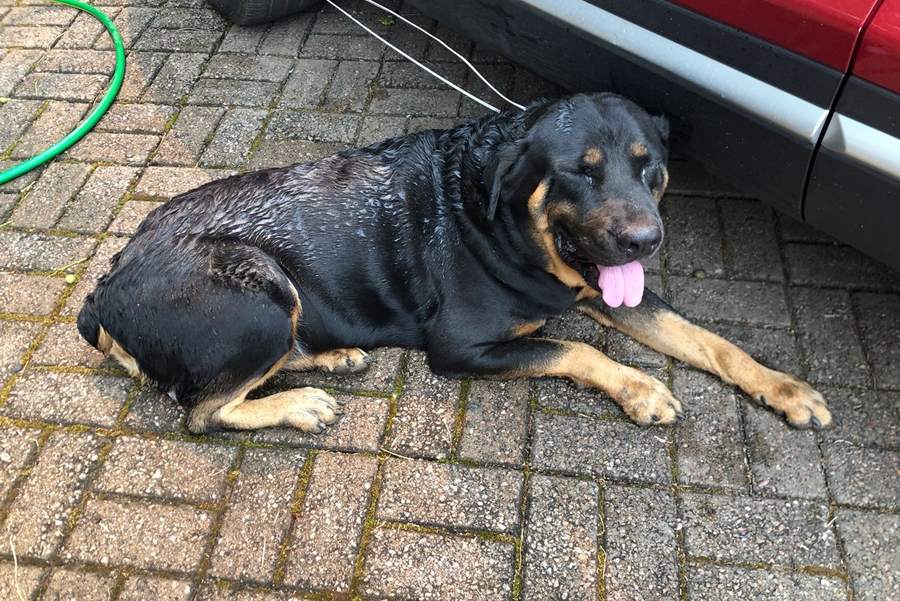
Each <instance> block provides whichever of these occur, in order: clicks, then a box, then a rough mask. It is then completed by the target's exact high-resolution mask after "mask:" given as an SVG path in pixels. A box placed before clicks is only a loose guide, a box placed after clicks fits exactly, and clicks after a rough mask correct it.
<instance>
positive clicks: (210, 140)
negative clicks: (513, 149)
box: [0, 0, 900, 601]
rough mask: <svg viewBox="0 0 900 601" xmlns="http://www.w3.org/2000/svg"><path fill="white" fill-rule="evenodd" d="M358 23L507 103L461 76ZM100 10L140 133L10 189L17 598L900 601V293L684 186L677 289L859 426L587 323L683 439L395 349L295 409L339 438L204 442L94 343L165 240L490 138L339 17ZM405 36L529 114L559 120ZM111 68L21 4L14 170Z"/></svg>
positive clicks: (117, 4) (0, 574) (782, 221)
mask: <svg viewBox="0 0 900 601" xmlns="http://www.w3.org/2000/svg"><path fill="white" fill-rule="evenodd" d="M343 3H344V5H345V6H347V7H348V8H351V9H355V10H356V11H358V12H359V14H360V15H361V18H362V19H363V20H364V21H366V22H367V23H369V24H370V25H371V26H373V27H375V28H376V29H377V30H378V31H379V32H380V33H382V34H384V35H387V36H388V37H390V38H392V39H394V40H395V41H396V42H397V43H399V44H402V45H403V46H404V48H406V49H407V50H408V51H409V52H411V53H412V54H414V55H416V56H418V57H421V58H424V59H425V60H428V61H430V63H432V64H433V65H434V66H436V67H437V68H438V69H439V70H440V71H443V72H444V73H446V74H448V75H449V76H450V77H452V78H454V79H455V80H457V81H458V82H460V83H463V84H467V85H469V86H470V87H471V88H472V89H475V90H480V91H483V86H482V85H481V84H480V83H479V82H477V80H476V79H475V77H474V76H472V75H469V74H467V73H466V72H465V71H464V69H463V68H462V67H461V65H460V64H459V63H458V61H456V60H455V59H454V58H453V57H452V56H450V55H449V54H448V53H447V52H446V51H445V50H443V49H442V48H440V47H439V46H437V45H436V44H434V43H431V42H428V41H427V40H425V39H424V38H423V37H422V36H420V35H419V34H417V33H415V32H411V31H410V30H409V29H407V28H404V27H402V26H400V25H396V24H391V23H390V22H389V21H388V20H382V17H381V15H378V14H376V13H374V12H372V10H371V9H369V8H368V7H367V6H366V5H357V4H356V3H355V2H351V1H347V0H344V2H343ZM96 4H97V5H99V6H100V8H101V9H102V10H103V11H104V12H106V13H107V14H108V15H109V16H110V17H112V18H113V19H114V20H115V23H116V24H117V26H118V27H119V29H120V31H121V32H122V36H123V38H124V39H125V42H126V44H127V46H128V68H127V74H126V78H125V83H124V86H123V88H122V92H121V94H120V96H119V100H118V102H117V104H116V105H115V106H114V107H113V108H112V110H111V111H110V112H109V113H108V114H107V115H106V117H105V118H104V119H103V121H102V122H101V123H100V124H99V126H98V127H97V128H96V129H95V130H94V131H93V132H92V133H90V134H89V135H88V136H87V137H86V138H85V139H84V140H83V141H82V142H80V143H79V144H78V145H76V146H75V147H73V148H72V149H71V150H69V151H68V152H67V153H66V154H65V155H64V156H63V157H61V158H60V159H59V160H57V161H55V162H54V163H52V164H50V165H48V166H45V167H44V168H42V169H40V170H38V171H35V172H32V173H31V174H28V175H26V176H25V177H22V178H20V179H18V180H16V181H13V182H11V183H9V184H6V185H4V186H2V187H0V224H2V225H0V541H2V544H0V598H2V599H4V600H5V599H10V600H26V599H62V598H66V599H69V598H77V599H90V600H93V599H97V600H99V599H104V600H107V599H108V600H111V601H112V600H116V599H119V600H126V599H127V600H136V599H147V600H189V599H200V600H219V599H221V600H225V599H227V600H238V599H241V600H244V599H247V600H249V599H262V600H268V599H271V600H276V599H277V600H284V599H309V600H324V599H360V598H361V599H395V600H400V599H439V600H445V601H463V600H469V599H472V600H475V599H485V600H495V599H496V600H501V599H503V600H508V599H515V600H519V601H531V600H541V599H568V600H593V599H608V600H637V599H647V600H652V599H672V600H702V599H715V600H719V599H785V600H796V599H809V600H832V599H855V600H870V599H871V600H879V601H884V600H888V599H900V484H898V482H900V478H898V476H900V416H898V410H900V302H898V301H900V274H898V273H896V272H894V271H891V270H889V269H887V268H886V267H884V266H881V265H878V264H877V263H875V262H873V261H872V260H870V259H868V258H866V257H865V256H863V255H861V254H859V253H858V252H856V251H854V250H852V249H849V248H847V247H844V246H841V245H839V244H836V243H835V242H834V241H833V240H831V239H830V238H829V237H828V236H825V235H823V234H821V233H818V232H816V231H814V230H812V229H810V228H808V227H806V226H804V225H802V224H799V223H797V222H795V221H793V220H791V219H789V218H787V217H784V216H782V215H778V214H776V213H775V212H773V211H772V210H771V209H770V208H768V207H767V206H766V205H764V204H762V203H760V202H758V201H756V200H754V199H752V198H748V197H746V196H745V195H743V194H741V193H740V192H738V191H736V190H734V189H732V188H731V187H729V186H727V185H725V184H723V183H721V182H719V181H716V180H715V179H713V178H710V177H708V176H706V175H705V174H704V173H703V172H702V171H700V170H699V169H698V168H696V167H695V166H694V165H692V164H690V163H688V162H684V161H679V160H675V161H673V163H672V166H671V171H672V181H671V186H670V189H669V192H668V194H667V199H666V201H665V203H664V207H665V208H664V213H665V219H666V222H667V225H668V237H667V241H666V244H665V248H664V249H663V252H662V253H661V256H660V257H659V258H658V259H655V260H654V261H652V262H651V263H650V271H649V275H648V279H649V282H650V285H651V287H653V288H655V289H656V290H657V291H658V292H660V293H661V294H662V295H663V296H664V297H666V298H667V299H668V300H669V301H670V302H672V303H673V304H674V305H675V306H676V307H679V308H680V309H682V310H683V311H684V312H685V313H686V314H687V315H688V316H690V317H691V318H693V319H695V320H696V321H698V322H700V323H702V324H704V325H705V326H707V327H709V328H711V329H712V330H715V331H717V332H719V333H721V334H723V335H725V336H727V337H728V338H730V339H732V340H734V341H736V342H738V343H739V344H741V345H742V346H743V347H744V348H746V349H747V350H748V351H749V352H751V353H752V354H753V355H754V356H756V357H759V358H761V359H762V360H763V361H764V362H766V363H768V364H770V365H773V366H776V367H779V368H782V369H786V370H789V371H792V372H795V373H799V374H800V375H802V376H804V377H806V378H808V379H809V380H810V381H812V382H813V383H814V384H815V385H816V386H817V387H818V388H819V389H821V390H822V391H823V392H824V393H825V395H826V397H827V398H828V400H829V402H830V404H831V405H832V407H833V408H834V411H835V413H836V414H837V415H839V416H840V417H841V419H842V420H843V424H844V425H843V427H840V428H836V429H834V430H830V431H827V432H810V431H806V432H801V431H794V430H791V429H789V428H787V427H786V426H785V425H784V424H783V422H782V421H781V420H779V419H778V418H777V417H776V416H774V415H772V414H771V413H769V412H767V411H765V410H763V409H760V408H759V407H757V406H755V405H754V404H752V403H751V402H749V399H747V398H746V397H745V396H744V395H743V394H742V393H740V392H737V391H736V390H735V389H733V388H732V387H730V386H726V385H724V384H722V383H721V382H719V381H718V380H716V379H715V378H712V377H710V376H708V375H706V374H703V373H700V372H698V371H695V370H693V369H691V368H689V367H687V366H685V365H682V364H680V363H678V362H673V361H672V360H670V359H668V358H666V357H664V356H662V355H659V354H658V353H655V352H652V351H650V350H648V349H646V348H644V347H642V346H640V345H638V344H636V343H635V342H633V341H631V340H629V339H627V338H626V337H624V336H622V335H620V334H618V333H616V332H611V331H606V330H604V329H602V328H600V327H598V326H597V325H596V324H594V323H593V322H591V321H590V320H588V319H586V318H584V317H582V316H580V315H576V314H569V315H565V316H563V317H562V318H560V319H559V320H556V321H555V322H553V323H550V324H548V325H547V326H546V327H545V330H546V331H547V332H548V333H550V334H552V335H555V336H561V337H565V338H570V339H576V340H583V341H586V342H588V343H590V344H593V345H596V346H597V347H599V348H600V349H602V350H604V351H605V352H607V353H608V354H609V355H611V356H612V357H613V358H615V359H618V360H620V361H623V362H626V363H629V364H633V365H638V366H641V367H643V368H644V369H646V370H647V371H649V372H651V373H652V374H654V375H656V376H658V377H660V378H662V379H663V380H664V381H665V382H667V383H668V384H669V386H671V387H672V389H673V391H674V392H675V394H676V395H677V396H679V397H680V398H681V399H682V400H683V401H684V402H685V405H686V406H687V407H688V408H689V409H690V415H689V417H688V419H687V420H686V421H685V422H683V423H680V424H678V425H676V426H673V427H659V428H649V429H645V428H639V427H636V426H634V425H633V424H631V423H630V422H629V421H628V420H627V419H626V417H625V416H624V414H623V413H622V411H621V410H620V409H619V408H618V407H617V406H616V405H615V404H614V403H612V402H611V401H610V400H609V399H607V398H604V396H603V395H602V394H599V393H596V392H593V391H591V390H583V389H578V388H577V387H575V386H573V385H572V384H570V383H568V382H564V381H555V380H535V381H516V382H502V381H500V382H498V381H461V382H460V381H451V380H446V379H444V378H440V377H437V376H435V375H433V374H432V373H431V372H430V371H429V370H428V368H427V366H426V364H425V360H424V356H423V355H422V354H421V353H417V352H406V351H403V350H400V349H380V350H377V351H375V353H374V354H375V356H376V357H377V358H378V359H379V361H378V363H377V364H375V365H374V366H373V367H372V369H371V370H369V372H367V373H365V374H362V375H357V376H351V377H347V378H338V377H332V376H327V375H323V374H284V375H280V376H278V377H277V378H276V379H275V380H274V381H273V382H272V383H271V384H270V385H268V388H270V389H277V388H288V387H293V386H297V385H300V384H304V385H317V386H324V387H326V388H327V389H329V390H330V391H332V392H334V393H335V394H337V395H339V396H340V397H342V398H343V400H346V401H347V405H346V415H345V416H344V418H343V419H342V421H340V422H339V423H338V424H337V425H334V426H332V427H330V428H329V429H328V431H327V432H326V433H325V434H323V435H318V436H313V435H308V434H302V433H298V432H296V431H289V430H283V429H273V430H268V431H262V432H256V433H252V434H249V433H226V434H222V435H218V436H193V435H190V434H189V433H188V432H187V431H186V429H185V428H184V425H183V414H182V412H181V411H180V410H179V409H178V408H177V407H175V405H174V403H172V402H171V401H169V400H168V399H167V398H160V396H159V395H158V394H156V393H155V392H154V391H152V390H150V389H149V388H142V387H141V386H140V385H139V384H137V383H135V382H134V381H133V380H131V379H129V378H127V377H126V376H125V374H124V372H123V371H122V370H121V369H120V368H119V367H117V366H116V365H115V364H113V363H112V362H110V361H105V360H103V358H102V357H101V356H100V355H99V354H98V353H97V352H95V351H93V350H92V349H90V348H89V347H88V346H87V345H86V344H85V343H84V342H83V341H81V340H80V338H79V337H78V335H77V332H76V330H75V326H74V320H75V315H76V314H77V311H78V309H79V308H80V306H81V302H82V300H83V298H84V296H85V295H86V294H87V293H88V292H89V291H90V289H91V288H92V286H93V284H94V282H96V280H97V278H98V277H99V276H100V275H102V274H103V272H104V271H105V269H106V265H107V262H108V260H109V257H110V256H111V255H112V254H114V253H115V252H117V251H118V250H119V249H121V248H122V246H123V245H124V244H125V242H126V241H127V237H128V236H129V235H130V234H131V233H132V232H133V231H134V229H135V227H136V226H137V224H138V223H139V222H140V220H141V219H142V218H143V217H144V216H145V215H146V214H147V213H148V212H149V211H150V210H152V209H153V208H154V207H155V206H157V205H158V204H159V203H160V202H163V201H165V200H166V199H167V198H169V197H171V195H173V194H176V193H178V192H181V191H184V190H187V189H189V188H191V187H194V186H196V185H199V184H201V183H204V182H207V181H210V180H212V179H215V178H219V177H223V176H226V175H229V174H232V173H234V172H237V171H241V170H246V169H251V168H257V167H266V166H275V165H282V164H285V163H290V162H296V161H302V160H308V159H312V158H315V157H319V156H323V155H326V154H329V153H331V152H333V151H335V150H337V149H340V148H344V147H348V146H352V145H362V144H367V143H370V142H373V141H376V140H379V139H381V138H384V137H387V136H390V135H396V134H402V133H405V132H410V131H415V130H419V129H423V128H429V127H443V126H446V125H449V124H452V123H454V122H457V121H459V120H461V119H464V118H468V117H470V116H474V115H478V114H481V113H483V110H482V109H481V108H479V107H477V106H476V105H474V104H473V103H472V102H470V101H468V100H465V99H462V98H461V96H460V95H459V94H458V93H456V92H454V91H452V90H450V89H448V88H447V87H446V86H443V85H441V84H439V83H437V82H435V81H434V80H432V79H430V78H429V77H427V76H425V75H423V74H422V73H421V72H420V71H418V70H417V69H416V68H414V67H412V66H410V65H409V64H407V63H405V62H403V61H401V60H400V57H399V56H398V55H396V54H395V53H394V52H392V51H390V50H386V49H384V48H383V47H382V46H381V45H380V44H379V43H377V42H376V41H374V40H373V39H371V38H369V37H367V36H366V35H364V34H363V33H362V32H360V31H358V30H357V29H356V28H355V26H354V25H352V24H350V23H348V22H346V21H345V20H344V19H343V17H342V16H340V15H339V14H338V13H336V12H335V11H334V10H332V9H329V8H323V9H321V10H318V9H317V10H315V11H312V12H307V13H302V14H299V15H296V16H294V17H292V18H289V19H285V20H282V21H280V22H277V23H274V24H271V25H267V26H259V27H249V28H247V27H236V26H231V25H230V24H228V23H227V22H226V21H225V20H224V19H222V18H221V17H220V16H218V15H217V14H216V13H215V12H213V11H212V10H211V9H210V8H209V7H208V6H207V5H205V4H204V3H203V2H202V1H200V0H99V1H97V2H96ZM403 10H404V11H405V12H407V13H409V14H412V15H414V18H415V19H416V20H417V22H419V23H421V24H423V25H424V26H426V27H428V28H430V29H432V30H433V31H436V32H438V33H439V34H441V35H442V36H443V37H445V39H447V40H448V41H450V42H451V43H452V44H453V46H454V47H456V48H458V49H459V50H460V51H461V52H462V53H464V54H465V55H467V56H468V57H470V58H471V59H472V60H473V61H474V62H475V63H477V64H478V65H480V66H481V67H482V68H483V69H484V71H485V73H486V74H487V75H488V76H489V77H490V78H491V79H492V80H493V81H494V82H495V83H496V84H498V85H499V86H500V87H501V88H503V89H505V90H506V91H507V92H508V93H509V94H511V96H512V97H513V98H514V99H516V100H518V101H528V100H530V99H533V98H536V97H540V96H545V97H546V96H550V97H552V96H556V95H558V94H560V90H558V89H557V88H556V87H555V86H553V85H551V84H549V83H547V82H546V81H544V80H542V79H540V78H538V77H536V76H534V75H532V74H530V73H529V72H527V71H526V70H524V69H522V68H521V67H518V66H514V65H511V64H509V63H508V62H506V61H504V60H502V59H500V58H499V57H497V56H496V55H494V54H492V53H490V52H487V51H485V50H484V49H482V48H479V47H477V46H476V45H474V44H472V43H471V42H469V41H467V40H466V39H464V38H463V37H461V36H459V35H458V34H455V33H454V32H452V31H449V30H447V29H446V28H444V27H442V26H441V25H439V24H436V23H434V22H432V21H431V20H429V19H427V18H425V17H423V16H422V15H416V14H415V13H414V11H411V10H409V9H406V8H403ZM110 48H111V44H110V42H109V39H108V37H107V36H106V34H105V33H104V32H103V30H102V28H101V27H100V26H99V25H98V24H97V23H96V22H95V21H94V20H93V19H92V18H90V17H88V16H87V15H83V14H79V13H78V12H77V11H76V10H74V9H71V8H68V7H64V6H59V5H53V4H49V3H46V2H43V1H40V0H0V97H2V98H3V100H2V104H0V168H6V167H9V166H10V165H12V164H14V163H15V162H16V161H17V160H21V159H22V158H25V157H28V156H31V155H32V154H33V153H35V152H37V151H38V150H40V149H41V148H42V147H44V146H46V145H48V144H49V143H50V142H52V141H55V140H56V139H58V138H60V137H61V136H62V135H64V134H65V133H66V132H68V131H69V130H70V129H71V128H72V127H73V126H74V125H75V124H77V123H78V121H79V120H80V119H81V118H82V117H83V116H84V115H85V114H86V113H87V111H88V110H89V109H90V105H91V103H92V102H93V101H94V100H95V99H96V97H97V95H98V93H102V91H103V90H104V89H105V86H106V83H107V81H108V77H109V73H110V71H111V69H112V62H113V59H112V52H111V50H110ZM69 276H72V277H69Z"/></svg>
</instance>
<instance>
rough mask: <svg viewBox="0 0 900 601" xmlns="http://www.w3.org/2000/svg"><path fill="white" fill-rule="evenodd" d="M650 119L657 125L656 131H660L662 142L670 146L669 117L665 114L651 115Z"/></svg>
mask: <svg viewBox="0 0 900 601" xmlns="http://www.w3.org/2000/svg"><path fill="white" fill-rule="evenodd" d="M650 120H651V121H652V122H653V125H654V126H655V127H656V131H657V132H659V138H660V139H661V140H662V143H663V144H665V146H666V148H668V147H669V133H670V131H671V130H670V128H669V119H668V118H667V117H666V116H665V115H651V116H650Z"/></svg>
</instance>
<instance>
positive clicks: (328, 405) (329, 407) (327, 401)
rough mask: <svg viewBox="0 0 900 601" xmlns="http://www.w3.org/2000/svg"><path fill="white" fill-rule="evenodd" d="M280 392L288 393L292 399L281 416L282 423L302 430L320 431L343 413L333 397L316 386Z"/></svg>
mask: <svg viewBox="0 0 900 601" xmlns="http://www.w3.org/2000/svg"><path fill="white" fill-rule="evenodd" d="M282 394H289V395H290V396H291V401H292V402H291V404H290V406H288V407H286V410H285V412H284V414H283V416H282V419H281V421H282V424H283V425H286V426H292V427H294V428H297V429H298V430H303V431H304V432H313V433H318V432H321V431H323V430H324V429H325V426H326V425H328V424H333V423H334V422H336V421H337V420H338V417H340V416H341V415H342V414H343V411H341V410H340V408H339V407H338V402H337V401H336V400H335V398H334V397H333V396H331V395H330V394H328V393H327V392H325V391H324V390H319V389H318V388H308V387H307V388H299V389H296V390H290V391H288V392H286V393H282Z"/></svg>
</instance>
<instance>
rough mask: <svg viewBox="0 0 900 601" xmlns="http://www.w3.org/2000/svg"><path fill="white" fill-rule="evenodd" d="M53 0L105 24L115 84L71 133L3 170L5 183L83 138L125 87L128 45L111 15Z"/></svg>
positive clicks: (75, 1) (0, 174) (0, 180)
mask: <svg viewBox="0 0 900 601" xmlns="http://www.w3.org/2000/svg"><path fill="white" fill-rule="evenodd" d="M51 1H52V2H58V3H59V4H66V5H68V6H74V7H75V8H77V9H80V10H83V11H85V12H87V13H90V14H91V15H93V16H94V17H95V18H96V19H98V20H99V21H100V22H101V23H103V25H104V26H105V27H106V30H107V31H108V32H109V35H110V37H111V38H112V41H113V45H114V46H115V48H116V70H115V72H114V73H113V78H112V83H110V85H109V89H108V90H107V91H106V95H105V96H103V100H101V101H100V104H98V105H97V106H96V108H94V110H93V111H91V114H90V115H88V117H87V119H85V120H84V121H82V122H81V124H80V125H79V126H78V127H77V128H75V129H74V130H72V131H71V132H70V133H69V135H67V136H66V137H65V138H63V139H62V140H60V141H59V142H57V143H56V144H54V145H53V146H51V147H50V148H48V149H47V150H45V151H43V152H41V153H40V154H38V155H35V156H33V157H31V158H30V159H28V160H27V161H25V162H23V163H19V164H18V165H16V166H15V167H12V168H10V169H7V170H6V171H3V172H0V184H5V183H6V182H8V181H10V180H13V179H15V178H17V177H19V176H20V175H24V174H25V173H28V172H29V171H31V170H32V169H34V168H35V167H39V166H40V165H43V164H44V163H46V162H47V161H49V160H50V159H52V158H54V157H55V156H57V155H58V154H60V153H61V152H63V151H65V150H66V149H67V148H69V147H70V146H71V145H72V144H74V143H75V142H77V141H78V140H80V139H81V138H82V137H84V135H85V134H86V133H88V132H89V131H90V130H91V129H92V128H93V127H94V126H95V125H96V124H97V121H99V120H100V118H101V117H103V115H104V113H106V111H107V110H108V109H109V107H110V105H111V104H112V103H113V100H115V98H116V94H118V93H119V88H120V87H122V79H124V77H125V47H124V45H123V44H122V36H120V35H119V30H118V29H116V26H115V25H113V23H112V21H110V19H109V17H107V16H106V15H105V14H103V13H102V12H100V11H99V10H97V9H96V8H94V7H93V6H89V5H87V4H84V3H83V2H79V1H78V0H51Z"/></svg>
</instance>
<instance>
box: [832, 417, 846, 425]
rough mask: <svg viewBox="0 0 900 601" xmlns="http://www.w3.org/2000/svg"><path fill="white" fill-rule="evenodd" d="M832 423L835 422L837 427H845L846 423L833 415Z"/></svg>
mask: <svg viewBox="0 0 900 601" xmlns="http://www.w3.org/2000/svg"><path fill="white" fill-rule="evenodd" d="M831 421H833V422H834V423H835V425H837V426H843V425H844V421H843V420H842V419H841V418H839V417H838V416H836V415H832V416H831Z"/></svg>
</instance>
